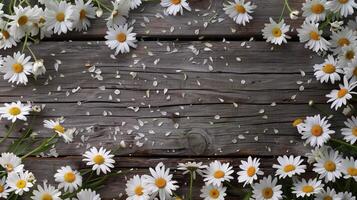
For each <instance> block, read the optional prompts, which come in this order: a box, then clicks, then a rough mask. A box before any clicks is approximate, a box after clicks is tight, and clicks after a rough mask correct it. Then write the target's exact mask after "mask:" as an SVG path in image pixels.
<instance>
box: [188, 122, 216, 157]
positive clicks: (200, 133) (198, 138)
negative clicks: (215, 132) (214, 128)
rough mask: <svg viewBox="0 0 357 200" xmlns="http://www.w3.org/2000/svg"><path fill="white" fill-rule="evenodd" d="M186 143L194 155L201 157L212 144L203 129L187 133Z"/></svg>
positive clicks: (195, 129)
mask: <svg viewBox="0 0 357 200" xmlns="http://www.w3.org/2000/svg"><path fill="white" fill-rule="evenodd" d="M187 140H188V141H187V142H188V146H189V148H190V150H191V151H192V152H193V153H194V154H195V155H202V154H204V153H205V151H206V150H207V149H208V147H209V145H210V144H211V143H212V141H211V139H210V137H209V135H208V134H207V132H206V131H205V130H203V129H198V128H194V129H192V130H191V131H189V132H188V133H187Z"/></svg>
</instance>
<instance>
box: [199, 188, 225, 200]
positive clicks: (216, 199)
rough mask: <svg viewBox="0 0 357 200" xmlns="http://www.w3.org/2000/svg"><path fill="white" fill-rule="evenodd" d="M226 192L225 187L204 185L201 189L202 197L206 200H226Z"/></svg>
mask: <svg viewBox="0 0 357 200" xmlns="http://www.w3.org/2000/svg"><path fill="white" fill-rule="evenodd" d="M226 190H227V188H226V187H223V186H214V185H212V184H209V185H204V186H203V187H202V189H201V194H200V197H201V198H203V199H204V200H224V197H225V196H226V195H227V194H226Z"/></svg>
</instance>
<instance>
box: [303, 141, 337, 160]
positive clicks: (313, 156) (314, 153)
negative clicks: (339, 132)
mask: <svg viewBox="0 0 357 200" xmlns="http://www.w3.org/2000/svg"><path fill="white" fill-rule="evenodd" d="M331 149H332V148H331V147H330V146H326V145H324V146H322V147H315V149H312V150H311V152H310V153H306V154H305V157H307V162H308V163H309V164H312V163H314V162H316V160H318V159H320V158H321V157H322V156H323V155H324V154H325V152H327V151H329V150H331Z"/></svg>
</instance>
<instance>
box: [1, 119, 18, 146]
mask: <svg viewBox="0 0 357 200" xmlns="http://www.w3.org/2000/svg"><path fill="white" fill-rule="evenodd" d="M14 126H15V122H14V123H12V124H11V126H10V128H9V130H8V131H7V133H6V135H5V137H4V138H2V139H1V140H0V144H1V143H3V142H4V141H5V140H6V139H7V138H8V137H9V136H10V134H11V133H12V129H13V128H14Z"/></svg>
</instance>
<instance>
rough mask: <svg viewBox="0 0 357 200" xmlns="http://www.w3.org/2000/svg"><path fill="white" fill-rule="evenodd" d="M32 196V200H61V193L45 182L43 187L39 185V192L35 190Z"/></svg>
mask: <svg viewBox="0 0 357 200" xmlns="http://www.w3.org/2000/svg"><path fill="white" fill-rule="evenodd" d="M32 194H33V196H32V197H31V199H33V200H61V197H60V196H61V192H60V191H59V190H58V189H56V188H55V187H54V186H52V185H49V184H46V183H45V182H44V183H43V187H42V186H41V185H38V186H37V190H34V191H33V193H32Z"/></svg>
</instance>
